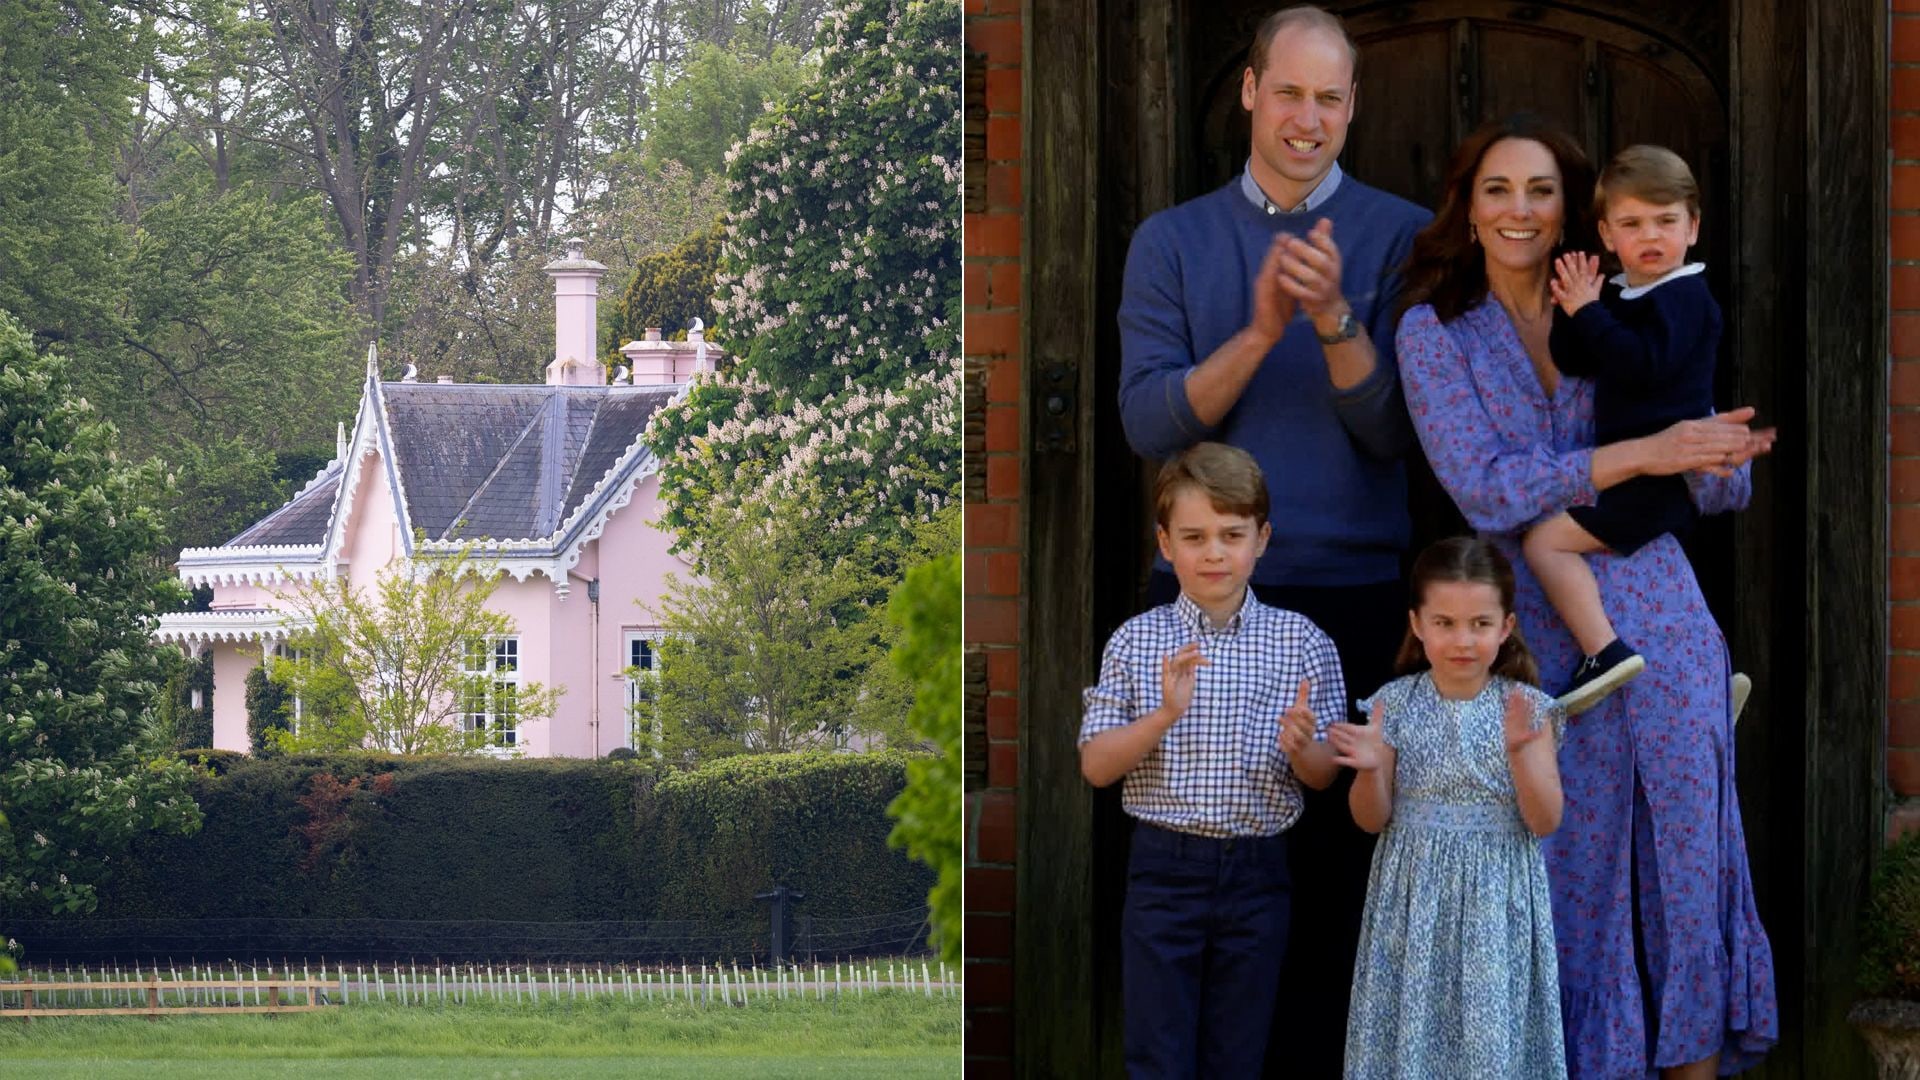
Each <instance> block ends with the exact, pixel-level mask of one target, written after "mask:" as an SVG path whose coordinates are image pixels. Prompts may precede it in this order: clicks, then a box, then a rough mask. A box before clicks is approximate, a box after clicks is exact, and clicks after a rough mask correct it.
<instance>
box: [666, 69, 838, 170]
mask: <svg viewBox="0 0 1920 1080" xmlns="http://www.w3.org/2000/svg"><path fill="white" fill-rule="evenodd" d="M805 74H806V68H805V66H804V65H802V64H801V62H800V51H799V50H798V49H794V48H792V47H790V46H785V45H782V46H779V47H777V48H775V49H773V50H772V51H771V52H770V53H769V54H768V55H766V56H758V55H755V54H753V53H741V52H736V51H733V50H731V49H724V48H721V47H720V46H718V45H709V44H705V43H702V44H699V45H695V46H694V48H693V55H692V56H690V57H689V58H688V60H687V63H686V66H685V67H684V68H682V69H681V70H680V72H679V73H678V74H677V75H676V76H675V77H674V78H673V80H672V81H670V82H669V83H667V85H666V86H665V87H663V88H662V89H661V90H660V92H659V94H658V95H657V96H656V97H655V98H654V103H653V122H652V124H651V125H649V127H648V129H647V141H646V161H647V163H648V164H649V165H652V166H654V167H656V168H658V167H659V166H661V165H663V164H665V163H666V162H669V161H677V162H680V163H681V164H683V165H685V166H686V167H687V168H689V169H691V170H693V174H694V175H695V176H696V177H702V176H708V175H712V174H716V173H720V172H722V171H724V170H725V168H726V164H727V153H728V151H729V150H731V149H732V147H733V146H734V144H735V143H738V142H740V141H741V140H742V139H744V138H746V137H747V132H748V131H749V130H750V129H751V128H752V127H753V122H754V121H755V120H758V119H759V118H760V116H761V114H762V113H764V112H765V111H766V109H767V106H768V105H770V104H772V103H774V102H777V101H782V100H785V99H786V98H788V97H789V96H791V95H792V93H793V90H794V87H796V86H798V85H799V83H800V80H801V78H802V77H803V76H804V75H805Z"/></svg>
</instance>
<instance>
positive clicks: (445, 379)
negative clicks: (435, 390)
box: [433, 375, 453, 386]
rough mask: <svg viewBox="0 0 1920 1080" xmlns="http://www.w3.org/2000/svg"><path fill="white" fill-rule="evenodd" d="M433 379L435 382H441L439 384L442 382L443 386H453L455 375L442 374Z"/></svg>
mask: <svg viewBox="0 0 1920 1080" xmlns="http://www.w3.org/2000/svg"><path fill="white" fill-rule="evenodd" d="M433 381H434V382H437V383H439V384H440V385H441V386H451V385H453V376H451V375H442V376H440V377H438V378H436V379H434V380H433Z"/></svg>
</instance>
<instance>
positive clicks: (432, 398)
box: [226, 383, 682, 547]
mask: <svg viewBox="0 0 1920 1080" xmlns="http://www.w3.org/2000/svg"><path fill="white" fill-rule="evenodd" d="M681 390H682V387H679V386H648V387H625V386H619V387H602V386H502V385H492V384H480V383H452V384H447V383H382V384H381V385H380V392H381V394H382V395H383V397H384V398H385V404H386V422H387V434H388V437H389V438H390V439H391V440H392V443H393V459H394V460H393V464H394V466H395V467H396V468H397V469H398V471H399V474H400V486H401V488H402V490H403V491H404V492H405V495H406V500H407V513H408V517H409V518H410V519H411V521H412V524H413V527H414V528H416V529H419V530H422V531H423V532H425V534H426V536H427V538H428V539H429V540H456V539H460V540H472V539H494V540H532V539H539V538H542V537H547V536H551V535H553V533H554V531H555V530H556V529H558V528H559V527H560V525H561V524H562V523H564V522H565V521H566V520H567V518H568V517H569V516H570V515H571V514H573V512H574V511H575V510H577V509H579V507H580V506H581V504H582V503H583V502H585V500H586V498H587V496H588V495H590V494H591V493H592V492H593V490H594V489H595V488H596V487H598V486H599V484H600V481H601V480H602V479H603V478H604V477H605V476H606V474H607V471H608V470H609V469H611V468H613V466H614V465H615V464H616V463H617V462H618V461H619V460H620V458H621V456H622V455H623V454H625V453H626V452H627V450H628V448H629V447H631V446H632V445H633V444H634V442H635V441H637V440H638V439H639V438H640V434H641V432H642V431H644V430H645V429H646V426H647V421H648V419H650V418H651V417H652V416H653V414H654V412H655V411H657V410H658V409H659V408H660V407H661V406H662V405H665V404H666V403H667V402H668V401H671V400H672V399H673V397H674V395H675V394H677V393H679V392H680V391H681ZM341 472H342V470H341V468H340V466H338V465H337V464H336V465H332V466H329V472H324V473H322V474H321V475H320V476H319V477H317V478H316V479H315V482H314V483H313V484H312V485H310V486H309V487H308V489H307V490H305V491H303V492H302V493H301V494H299V495H297V496H295V497H294V498H293V499H292V500H291V501H290V502H288V504H287V505H285V506H283V507H281V508H280V509H279V510H276V511H274V512H273V513H272V514H269V515H268V516H267V517H265V518H262V519H261V520H260V521H258V522H256V523H255V524H253V525H252V526H249V527H248V528H247V530H246V531H245V532H242V533H241V534H240V535H239V536H236V537H234V538H233V539H232V540H229V541H228V542H227V544H226V546H228V547H238V546H251V545H256V544H302V543H313V544H317V543H322V542H324V541H325V539H326V535H325V534H326V530H327V525H328V522H329V519H330V515H331V510H332V504H333V501H334V499H333V492H335V491H337V490H338V489H339V485H340V475H339V474H340V473H341ZM322 489H325V493H324V494H323V493H322ZM316 507H317V509H316Z"/></svg>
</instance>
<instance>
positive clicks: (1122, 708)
mask: <svg viewBox="0 0 1920 1080" xmlns="http://www.w3.org/2000/svg"><path fill="white" fill-rule="evenodd" d="M1130 640H1131V639H1130V637H1129V635H1128V633H1127V628H1126V627H1125V626H1122V627H1121V628H1120V629H1119V630H1117V631H1115V632H1114V635H1113V637H1112V638H1110V639H1109V640H1108V641H1107V649H1106V652H1104V653H1102V654H1101V656H1100V681H1098V682H1096V683H1094V684H1093V685H1092V686H1089V687H1087V689H1086V691H1085V692H1084V693H1083V694H1082V695H1081V697H1082V701H1083V703H1084V705H1085V712H1084V713H1082V714H1081V718H1080V740H1079V745H1081V746H1085V745H1086V743H1087V740H1089V739H1091V738H1093V737H1094V736H1095V735H1098V734H1100V733H1101V732H1103V731H1111V730H1113V729H1114V728H1118V727H1125V726H1127V725H1128V724H1131V723H1133V722H1134V721H1135V720H1137V719H1139V708H1140V695H1139V692H1138V689H1137V688H1136V687H1135V685H1134V682H1135V680H1134V677H1133V669H1132V668H1131V667H1129V666H1128V664H1127V663H1126V657H1127V654H1128V649H1129V648H1130V647H1131V646H1130V644H1129V643H1130Z"/></svg>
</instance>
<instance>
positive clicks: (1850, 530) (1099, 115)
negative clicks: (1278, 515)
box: [1014, 0, 1888, 1077]
mask: <svg viewBox="0 0 1920 1080" xmlns="http://www.w3.org/2000/svg"><path fill="white" fill-rule="evenodd" d="M1728 2H1729V4H1730V8H1729V23H1730V27H1731V30H1730V33H1731V38H1732V40H1731V42H1730V48H1729V53H1728V56H1729V61H1728V63H1729V68H1730V71H1729V84H1730V86H1731V87H1732V91H1731V93H1730V95H1729V115H1728V118H1727V122H1728V126H1729V131H1730V132H1731V133H1732V139H1731V141H1732V149H1731V161H1730V163H1729V164H1730V169H1729V171H1730V175H1731V176H1732V177H1734V178H1735V179H1734V180H1733V182H1732V186H1733V188H1734V199H1733V203H1734V206H1735V208H1736V220H1735V221H1734V222H1732V223H1731V228H1732V229H1733V231H1734V237H1733V241H1732V244H1731V247H1732V249H1733V250H1735V251H1737V252H1739V253H1741V254H1740V258H1739V260H1738V265H1736V266H1734V267H1733V268H1732V273H1733V275H1734V277H1733V280H1734V282H1735V294H1736V295H1735V297H1734V298H1733V302H1732V303H1730V304H1729V305H1728V308H1727V316H1728V327H1729V334H1730V337H1731V347H1732V350H1733V354H1734V355H1740V356H1743V357H1745V356H1756V357H1757V356H1763V355H1764V356H1768V357H1773V358H1777V362H1776V361H1775V360H1768V361H1767V362H1765V363H1754V364H1747V363H1744V362H1743V363H1742V364H1741V365H1740V367H1739V372H1738V374H1737V376H1736V378H1735V384H1734V390H1735V396H1736V398H1737V399H1738V400H1741V401H1750V402H1752V403H1754V404H1756V405H1758V406H1759V407H1760V409H1761V410H1762V414H1763V415H1764V416H1767V417H1772V418H1775V419H1776V420H1777V421H1778V422H1779V423H1780V424H1781V426H1782V429H1783V443H1782V450H1781V452H1780V453H1779V454H1778V455H1776V458H1775V459H1774V460H1773V461H1771V462H1769V463H1768V464H1767V465H1766V466H1764V467H1762V468H1760V469H1757V470H1756V473H1755V494H1754V505H1753V507H1752V508H1751V510H1750V511H1749V513H1748V514H1746V515H1743V517H1742V524H1739V525H1737V526H1736V528H1735V542H1734V548H1735V561H1736V564H1737V573H1738V578H1739V581H1738V584H1737V585H1736V589H1735V597H1736V609H1737V611H1738V619H1737V621H1736V625H1734V626H1730V627H1728V630H1729V636H1730V637H1731V638H1732V640H1733V646H1734V653H1735V657H1736V661H1737V662H1738V664H1739V666H1741V667H1742V668H1743V669H1745V670H1748V671H1750V672H1752V674H1753V675H1754V678H1755V681H1756V684H1757V689H1756V694H1755V703H1754V706H1753V707H1752V709H1751V711H1750V713H1749V716H1748V717H1747V718H1746V719H1745V720H1744V721H1743V722H1742V724H1741V725H1740V730H1739V733H1738V741H1739V748H1738V749H1739V758H1740V762H1741V770H1742V771H1741V781H1742V790H1743V794H1744V798H1743V809H1744V812H1745V814H1746V816H1747V822H1748V829H1749V832H1750V833H1752V834H1758V835H1765V836H1767V837H1770V838H1771V839H1772V843H1771V844H1770V845H1768V846H1767V847H1765V848H1759V847H1756V848H1755V849H1754V850H1753V852H1752V854H1753V859H1754V873H1755V876H1756V880H1757V881H1763V882H1764V884H1763V885H1762V893H1763V896H1770V897H1772V898H1774V899H1773V902H1772V904H1771V905H1770V906H1768V907H1767V908H1765V909H1764V910H1763V912H1762V914H1763V917H1764V918H1765V919H1766V921H1767V925H1768V928H1769V932H1770V935H1771V937H1772V940H1773V942H1774V948H1775V959H1776V969H1777V977H1778V984H1779V995H1780V1002H1781V1008H1782V1018H1783V1022H1784V1023H1785V1025H1786V1027H1787V1028H1788V1030H1789V1032H1790V1033H1791V1036H1790V1038H1789V1039H1787V1040H1785V1041H1784V1042H1783V1044H1782V1045H1781V1046H1780V1047H1779V1049H1778V1050H1777V1051H1776V1052H1775V1053H1774V1054H1773V1055H1772V1056H1771V1058H1770V1059H1769V1062H1768V1064H1767V1065H1766V1066H1765V1067H1764V1069H1763V1070H1761V1072H1759V1073H1757V1074H1755V1075H1763V1076H1768V1077H1774V1076H1778V1077H1787V1076H1795V1077H1799V1076H1809V1077H1810V1076H1829V1075H1855V1074H1857V1073H1858V1072H1859V1071H1861V1070H1864V1059H1863V1058H1862V1057H1861V1056H1860V1055H1861V1048H1860V1045H1859V1042H1858V1040H1857V1038H1856V1037H1855V1036H1854V1035H1853V1034H1852V1033H1851V1031H1850V1030H1849V1029H1848V1028H1847V1026H1846V1024H1845V1011H1846V1009H1847V1007H1848V1005H1849V1003H1850V1002H1851V1001H1852V999H1853V995H1854V991H1853V976H1854V970H1855V967H1856V964H1857V958H1858V925H1857V924H1858V913H1859V910H1860V904H1861V901H1862V899H1863V897H1864V896H1865V890H1866V882H1867V874H1868V869H1869V867H1870V864H1871V861H1872V858H1873V853H1874V852H1875V851H1877V849H1878V842H1879V838H1880V829H1881V820H1882V817H1881V799H1882V789H1883V780H1882V777H1884V775H1885V773H1884V749H1883V744H1884V728H1885V701H1886V661H1885V658H1886V647H1887V617H1886V554H1885V553H1886V498H1887V485H1886V468H1887V463H1886V434H1887V419H1886V416H1887V413H1886V408H1887V392H1886V359H1885V358H1886V356H1887V333H1888V327H1887V317H1886V311H1885V307H1884V302H1885V298H1886V296H1887V247H1886V236H1887V214H1886V194H1887V166H1886V160H1887V158H1886V152H1887V136H1886V130H1887V127H1886V124H1887V118H1886V112H1885V107H1886V55H1887V52H1886V40H1885V38H1886V13H1885V10H1884V5H1879V4H1875V3H1870V2H1868V0H1831V2H1827V0H1787V2H1785V3H1763V2H1761V0H1728ZM1349 6H1350V7H1351V6H1354V5H1349ZM1361 6H1366V7H1372V6H1377V5H1361ZM1568 6H1581V7H1592V6H1593V5H1568ZM1182 10H1183V5H1182V4H1180V3H1179V0H1034V2H1032V3H1030V4H1029V5H1028V10H1027V18H1026V26H1027V33H1028V49H1027V62H1026V65H1025V72H1026V78H1025V91H1024V93H1025V108H1024V117H1025V122H1024V127H1025V140H1026V161H1027V165H1026V182H1027V207H1026V209H1027V213H1026V222H1027V235H1026V237H1025V240H1026V247H1025V250H1026V252H1027V259H1026V276H1027V280H1026V283H1025V297H1026V311H1027V316H1026V331H1025V333H1026V337H1025V341H1024V343H1023V344H1024V347H1025V353H1024V355H1025V357H1026V364H1027V373H1028V374H1027V386H1026V397H1025V401H1026V408H1027V415H1026V433H1027V438H1028V447H1029V453H1030V458H1029V468H1028V471H1027V484H1028V488H1027V501H1026V504H1025V510H1026V515H1025V522H1024V528H1025V530H1026V538H1027V546H1026V551H1027V552H1028V555H1029V557H1028V560H1027V564H1026V565H1027V579H1026V582H1025V585H1026V590H1025V592H1026V596H1027V609H1026V618H1025V622H1024V626H1023V638H1022V640H1023V642H1024V643H1025V645H1024V657H1023V662H1022V664H1021V668H1020V670H1021V679H1022V684H1023V685H1022V688H1021V700H1022V702H1023V704H1024V707H1025V715H1024V716H1023V717H1022V730H1023V738H1022V742H1021V761H1020V778H1021V779H1020V784H1021V792H1020V799H1019V807H1020V810H1019V813H1020V822H1019V829H1018V841H1017V842H1018V852H1019V862H1018V867H1019V869H1018V900H1017V910H1016V913H1015V920H1014V926H1015V951H1016V956H1015V963H1016V971H1017V979H1018V987H1017V991H1016V995H1017V996H1016V1016H1017V1018H1018V1019H1017V1021H1016V1039H1017V1044H1016V1047H1017V1054H1018V1060H1019V1063H1020V1064H1019V1068H1020V1072H1021V1074H1022V1075H1026V1076H1036V1077H1038V1076H1049V1077H1050V1076H1060V1075H1080V1074H1084V1073H1087V1072H1090V1071H1096V1070H1097V1071H1099V1072H1103V1073H1112V1072H1114V1071H1115V1069H1116V1067H1117V1065H1118V1061H1117V1059H1116V1056H1115V1053H1116V1046H1117V1024H1118V1021H1119V1016H1118V1010H1117V1007H1116V1004H1115V1003H1116V1002H1117V993H1116V990H1117V980H1118V965H1117V959H1116V958H1114V957H1112V956H1108V955H1103V954H1101V953H1100V952H1098V951H1097V950H1098V949H1099V948H1100V946H1101V944H1102V942H1103V941H1111V940H1112V939H1111V937H1110V936H1107V935H1105V934H1102V933H1098V932H1096V927H1097V926H1106V925H1110V923H1111V920H1112V918H1113V913H1112V912H1110V911H1105V910H1102V909H1101V906H1100V905H1101V903H1102V901H1103V899H1104V898H1107V897H1110V896H1111V895H1112V894H1111V892H1110V891H1109V890H1110V883H1105V884H1103V882H1102V881H1100V880H1096V875H1097V874H1100V873H1102V870H1101V863H1102V860H1101V859H1097V858H1096V856H1095V852H1096V851H1098V850H1102V845H1105V848H1104V850H1106V851H1107V852H1108V854H1107V856H1106V858H1105V861H1106V862H1107V863H1108V864H1110V863H1111V859H1112V854H1111V852H1112V844H1113V836H1112V834H1113V831H1114V830H1113V825H1112V818H1113V814H1114V808H1113V806H1112V804H1111V799H1110V796H1105V795H1103V796H1102V798H1100V799H1096V798H1095V796H1094V794H1093V793H1092V792H1090V791H1089V790H1088V788H1087V786H1086V784H1085V782H1084V781H1083V780H1082V779H1081V778H1080V775H1079V765H1078V757H1077V753H1076V751H1075V749H1074V734H1075V732H1076V731H1077V729H1078V723H1079V715H1080V691H1081V689H1082V687H1083V686H1084V685H1085V684H1086V683H1087V682H1088V681H1089V680H1090V679H1091V677H1092V675H1093V672H1094V667H1095V665H1096V663H1097V660H1098V650H1099V648H1100V645H1101V643H1102V640H1103V638H1104V635H1105V633H1106V632H1107V630H1108V629H1110V628H1111V626H1112V625H1113V623H1114V622H1116V621H1117V614H1123V613H1124V612H1125V610H1126V608H1127V607H1128V606H1129V605H1130V604H1131V595H1130V592H1131V589H1130V587H1129V586H1130V584H1131V581H1132V572H1131V567H1132V566H1134V565H1137V543H1138V539H1137V537H1135V536H1132V535H1129V532H1128V522H1129V521H1130V519H1131V515H1132V513H1133V511H1132V507H1131V506H1128V507H1126V508H1124V510H1123V511H1120V512H1116V511H1115V509H1114V508H1112V507H1102V506H1099V505H1096V500H1095V499H1094V492H1095V491H1096V490H1097V489H1100V488H1102V487H1105V486H1107V485H1110V484H1112V483H1114V481H1112V480H1111V479H1110V477H1112V476H1114V475H1118V474H1120V473H1122V472H1124V473H1125V475H1128V476H1131V475H1137V473H1133V472H1126V470H1133V469H1135V468H1136V467H1135V466H1134V465H1132V463H1131V462H1130V460H1129V456H1128V455H1127V454H1126V453H1125V447H1124V442H1123V441H1122V440H1120V439H1119V437H1118V436H1117V434H1115V433H1116V431H1117V427H1116V423H1117V418H1116V416H1115V415H1114V406H1113V403H1112V400H1111V398H1112V396H1113V383H1114V370H1113V369H1114V368H1115V367H1117V354H1116V353H1115V351H1114V349H1113V333H1114V332H1113V329H1112V326H1111V322H1112V312H1111V310H1110V309H1109V308H1110V305H1111V302H1112V301H1111V297H1112V296H1113V295H1114V293H1115V283H1116V282H1117V280H1118V273H1119V263H1120V260H1121V259H1123V258H1124V255H1125V244H1126V240H1127V239H1128V238H1129V236H1130V233H1131V228H1132V225H1133V224H1135V223H1137V222H1138V221H1139V220H1141V219H1142V218H1143V217H1144V216H1145V214H1146V213H1147V212H1150V211H1151V210H1153V209H1157V208H1159V207H1161V206H1165V205H1167V204H1168V203H1169V202H1171V201H1172V198H1173V194H1174V192H1175V191H1176V190H1177V185H1178V184H1179V182H1180V180H1179V172H1180V170H1181V168H1182V165H1181V157H1182V155H1181V153H1180V148H1181V147H1182V146H1184V145H1185V138H1186V136H1185V131H1186V125H1187V124H1189V123H1190V122H1191V118H1187V117H1183V116H1180V115H1178V109H1177V108H1176V107H1175V103H1176V102H1177V101H1179V100H1180V95H1179V94H1178V93H1177V87H1178V80H1180V79H1181V78H1183V77H1185V76H1184V74H1183V73H1182V72H1180V71H1179V68H1178V60H1177V57H1178V56H1179V55H1180V53H1181V50H1180V48H1179V40H1180V37H1181V35H1182V33H1183V29H1182V23H1183V18H1182ZM1103 303H1104V304H1106V305H1109V307H1107V308H1103V306H1102V305H1103ZM1782 342H1785V343H1790V344H1788V345H1784V346H1780V345H1776V343H1782ZM1802 358H1804V362H1801V359H1802ZM1796 442H1797V443H1798V444H1799V445H1798V446H1794V445H1792V444H1793V443H1796ZM1116 447H1117V449H1116ZM1101 477H1108V478H1109V479H1105V480H1102V479H1100V478H1101ZM1765 521H1770V522H1774V523H1775V524H1774V525H1773V527H1771V528H1762V527H1759V526H1756V525H1754V524H1753V523H1754V522H1765ZM1116 530H1117V531H1116ZM1116 575H1117V576H1116ZM1783 762H1784V763H1788V765H1787V767H1786V768H1785V769H1784V771H1783V770H1782V769H1781V768H1778V767H1776V768H1772V769H1769V768H1768V764H1769V763H1772V764H1773V765H1775V766H1778V765H1779V764H1780V763H1783ZM1757 774H1758V775H1757ZM1761 776H1764V777H1765V779H1764V780H1762V779H1761V778H1760V777H1761Z"/></svg>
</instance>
